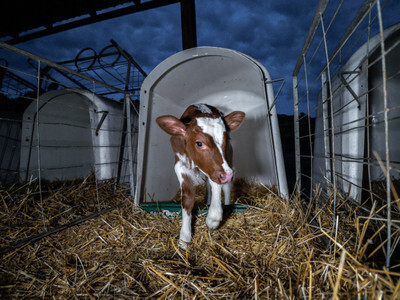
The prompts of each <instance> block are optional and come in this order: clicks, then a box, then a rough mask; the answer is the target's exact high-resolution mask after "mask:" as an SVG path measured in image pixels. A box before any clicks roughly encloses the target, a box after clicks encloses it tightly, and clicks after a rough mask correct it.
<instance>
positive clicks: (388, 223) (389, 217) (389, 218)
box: [376, 0, 392, 270]
mask: <svg viewBox="0 0 400 300" xmlns="http://www.w3.org/2000/svg"><path fill="white" fill-rule="evenodd" d="M376 9H377V11H378V20H379V35H380V39H381V56H382V81H383V104H384V117H385V149H386V153H385V154H386V174H385V175H386V202H387V204H386V205H387V206H386V214H387V217H386V218H387V219H386V227H387V228H386V229H387V243H386V268H387V270H389V268H390V256H391V253H390V252H391V245H392V205H391V203H390V202H391V201H390V199H391V195H390V161H389V121H388V112H389V108H388V97H387V78H386V76H387V75H386V52H385V39H384V36H383V24H382V11H381V2H380V0H377V1H376Z"/></svg>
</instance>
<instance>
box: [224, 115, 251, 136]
mask: <svg viewBox="0 0 400 300" xmlns="http://www.w3.org/2000/svg"><path fill="white" fill-rule="evenodd" d="M245 116H246V114H245V113H244V112H242V111H234V112H231V113H230V114H229V115H227V116H225V117H224V120H225V124H226V126H228V129H229V131H235V130H236V129H238V128H239V127H240V126H241V125H242V123H243V121H244V117H245Z"/></svg>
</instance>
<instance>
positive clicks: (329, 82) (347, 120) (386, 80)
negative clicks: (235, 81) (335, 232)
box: [293, 0, 400, 268]
mask: <svg viewBox="0 0 400 300" xmlns="http://www.w3.org/2000/svg"><path fill="white" fill-rule="evenodd" d="M392 3H393V1H392ZM348 4H349V2H345V1H328V0H321V1H320V2H319V4H318V7H317V10H316V13H315V15H314V18H313V21H312V24H311V26H310V28H309V32H308V35H307V37H306V39H305V43H304V46H303V48H302V51H301V53H300V55H299V57H298V60H297V64H296V66H295V68H294V71H293V104H294V123H295V149H296V179H297V191H298V192H300V193H302V195H303V197H305V198H308V199H310V202H313V203H316V202H320V203H323V204H324V205H328V206H329V207H330V209H331V210H332V211H333V214H332V223H333V228H334V227H335V222H336V221H337V218H338V216H337V214H336V209H337V205H338V198H339V197H340V199H347V201H349V202H352V203H353V204H354V205H356V206H357V207H360V208H362V209H363V210H365V211H367V212H368V213H369V214H370V219H369V222H371V223H374V225H375V226H378V224H379V226H378V228H379V227H385V229H386V233H384V231H385V230H382V231H380V233H379V234H380V235H381V234H382V235H381V236H382V244H385V245H386V249H383V252H384V253H385V255H386V267H388V268H389V266H390V265H391V257H392V256H393V253H394V252H395V251H396V247H397V246H398V245H397V244H398V242H399V234H400V232H399V228H400V227H399V225H400V223H399V220H400V213H399V212H400V203H399V198H398V195H397V191H399V187H400V184H399V183H400V172H399V171H400V130H399V128H400V97H399V96H400V95H399V91H400V60H399V57H400V56H399V54H400V24H394V25H392V24H389V25H391V26H389V27H387V28H384V26H383V24H384V20H385V13H384V12H385V11H384V10H388V11H389V13H390V9H391V2H390V1H385V2H384V3H382V2H381V1H379V0H378V1H370V0H365V1H364V2H363V3H361V4H360V6H359V7H358V11H357V10H356V11H350V10H349V8H348V7H346V5H348ZM353 4H354V2H353ZM349 12H352V13H354V17H353V18H352V19H351V13H349ZM343 20H348V21H349V23H348V24H344V23H343ZM398 21H400V18H399V19H398ZM386 25H388V24H386ZM345 26H347V27H345ZM371 220H372V221H371ZM382 248H385V247H382ZM397 249H398V247H397Z"/></svg>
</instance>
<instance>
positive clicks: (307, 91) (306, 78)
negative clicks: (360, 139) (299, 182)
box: [303, 55, 313, 199]
mask: <svg viewBox="0 0 400 300" xmlns="http://www.w3.org/2000/svg"><path fill="white" fill-rule="evenodd" d="M303 63H304V79H305V81H306V82H305V83H306V95H307V124H308V142H309V145H310V156H311V159H310V170H311V172H310V199H313V196H312V193H313V171H312V170H313V146H312V135H311V120H310V93H309V91H310V90H309V87H308V76H307V71H308V68H307V64H306V56H305V55H304V56H303Z"/></svg>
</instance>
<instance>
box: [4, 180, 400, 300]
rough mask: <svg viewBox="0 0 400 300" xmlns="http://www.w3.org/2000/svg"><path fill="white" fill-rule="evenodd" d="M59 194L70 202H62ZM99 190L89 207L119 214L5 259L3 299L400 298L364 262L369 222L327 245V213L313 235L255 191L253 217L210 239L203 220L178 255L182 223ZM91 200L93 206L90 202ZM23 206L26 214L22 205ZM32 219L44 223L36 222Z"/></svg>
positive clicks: (282, 206) (393, 280)
mask: <svg viewBox="0 0 400 300" xmlns="http://www.w3.org/2000/svg"><path fill="white" fill-rule="evenodd" d="M74 186H75V188H74V189H69V188H68V187H67V186H64V188H63V189H58V190H55V191H54V194H55V196H54V197H53V199H55V198H57V197H59V199H60V201H58V202H61V203H63V202H64V201H66V200H67V199H73V198H74V199H81V197H80V196H79V195H78V194H79V193H80V191H79V190H80V188H77V186H79V185H77V184H76V183H74ZM82 188H83V189H85V188H86V185H82ZM63 190H64V192H65V191H66V192H65V193H66V194H65V195H64V196H61V195H62V194H63V192H62V191H63ZM88 190H89V189H88ZM98 190H101V191H102V192H101V193H97V195H96V196H95V195H92V196H91V197H95V198H96V197H98V198H100V200H99V202H100V203H103V202H104V201H105V202H107V201H108V205H109V206H110V205H112V204H114V205H115V204H117V203H123V205H122V206H121V207H119V208H117V209H114V210H112V211H109V212H107V213H104V214H101V215H98V216H97V217H95V218H92V219H89V220H86V221H85V222H83V223H81V224H79V225H77V226H71V227H68V228H67V229H65V230H63V231H60V232H57V233H55V234H53V235H51V236H47V237H46V238H43V239H41V240H38V241H36V242H35V243H28V244H27V245H25V246H23V247H21V248H18V249H16V250H13V251H11V252H8V253H6V254H3V255H2V257H1V263H0V297H2V298H23V297H27V298H51V297H54V298H61V299H63V298H68V299H72V298H90V299H92V298H93V299H94V298H107V299H109V298H112V297H115V298H129V299H132V298H151V299H153V298H154V299H157V298H159V299H164V298H166V299H221V298H224V299H250V298H253V299H259V298H260V299H267V298H279V299H281V298H283V299H285V298H290V299H293V298H297V297H300V298H309V299H312V298H363V299H364V297H365V298H371V299H372V298H374V299H375V298H379V297H388V298H389V297H390V298H393V299H396V298H398V297H400V280H399V279H400V273H396V272H394V271H393V270H391V271H387V270H384V269H383V268H379V269H376V268H374V265H373V264H372V262H371V261H368V259H367V254H366V253H362V250H363V249H364V248H365V247H364V246H365V245H366V244H370V243H371V242H370V241H369V240H368V239H367V238H366V237H365V234H363V232H364V231H366V229H365V228H364V224H366V222H367V221H365V220H364V219H363V221H360V219H357V218H354V213H352V214H347V215H346V214H345V213H341V214H339V215H340V218H339V226H338V227H339V228H340V229H339V230H337V233H335V234H334V235H333V236H332V237H331V236H330V232H331V225H332V224H331V223H330V222H331V221H330V220H331V219H330V218H329V213H330V211H329V209H328V208H324V209H321V208H318V207H317V208H315V209H316V212H319V213H318V215H317V217H316V218H315V222H316V223H317V227H320V228H318V230H315V228H313V226H312V225H310V223H309V220H308V216H307V215H305V214H304V213H303V210H302V209H301V205H302V203H301V200H300V199H299V198H298V197H293V199H292V200H290V201H285V200H282V199H281V198H279V197H277V196H275V194H274V193H273V192H271V191H270V190H269V189H268V188H266V187H254V186H253V187H249V188H247V189H242V190H241V195H240V196H239V197H237V198H239V199H238V200H239V201H240V202H242V203H246V202H251V203H256V204H257V205H258V207H257V208H255V207H252V208H249V209H248V210H247V211H246V212H245V213H242V214H230V215H225V218H224V221H223V223H222V225H221V227H220V228H219V229H218V230H215V231H210V230H209V229H207V227H206V225H205V216H203V215H199V216H197V217H196V218H195V221H194V223H195V224H194V234H193V242H192V243H191V247H190V249H189V251H187V252H185V251H183V250H180V249H178V248H177V246H176V245H177V239H178V236H179V230H180V221H179V220H178V219H170V218H167V217H164V216H158V215H150V214H147V213H145V212H144V211H142V210H141V209H140V208H136V207H134V206H133V205H132V202H130V201H129V200H128V199H127V198H126V196H125V193H123V191H121V190H114V189H113V186H112V184H111V183H102V184H99V185H98ZM243 191H245V193H244V192H243ZM9 194H10V191H1V194H0V195H1V201H2V206H3V205H4V203H5V202H7V208H8V210H9V211H10V212H11V211H13V208H12V207H11V206H12V203H11V201H9V200H7V199H8V198H7V197H10V196H9ZM16 194H18V193H15V195H16ZM95 194H96V193H95ZM47 196H48V198H46V199H44V200H43V202H44V203H45V205H50V202H52V201H53V200H51V199H52V197H51V193H49V194H48V195H47ZM85 197H88V198H86V199H87V201H89V200H90V201H92V198H91V199H89V198H90V196H89V195H87V196H85ZM28 198H29V197H28ZM19 199H20V202H18V205H19V206H20V207H19V211H21V210H22V207H23V205H22V204H21V201H22V200H21V198H19ZM105 199H106V200H105ZM25 201H27V202H28V199H27V198H26V199H25ZM90 201H89V202H90ZM102 201H103V202H102ZM110 201H111V202H110ZM54 202H57V201H56V200H54ZM92 202H93V201H92ZM97 202H98V201H97V200H96V201H94V203H97ZM61 203H59V204H60V205H61ZM53 205H55V204H53ZM345 205H347V204H343V205H342V206H341V207H342V208H344V207H345ZM73 206H74V205H73ZM105 206H107V205H106V204H104V207H105ZM35 209H37V208H35ZM54 209H55V210H56V208H55V207H54ZM64 209H65V207H64ZM62 210H63V208H60V211H62ZM71 211H72V210H71ZM35 212H36V211H32V213H35ZM2 213H4V208H2ZM89 213H91V211H90V212H89ZM79 214H80V212H79V213H78V214H77V215H79ZM32 216H34V218H38V217H39V215H38V213H37V214H34V215H32ZM53 216H54V215H53ZM3 217H4V215H3V216H2V218H3ZM10 218H11V216H10ZM10 218H9V219H7V222H8V223H7V224H5V221H3V220H1V227H2V234H4V235H2V244H3V245H2V246H4V244H7V243H6V242H10V241H11V240H13V237H14V236H5V234H7V232H8V231H7V230H5V229H4V228H3V227H7V228H9V227H19V224H17V225H18V226H17V225H15V224H16V223H18V222H19V223H20V221H19V220H18V221H15V222H14V223H13V224H14V225H11V223H10V222H11V220H10ZM30 218H31V216H29V217H28V216H26V219H29V220H30ZM39 219H40V218H39ZM53 219H54V218H53ZM64 221H65V220H64ZM68 221H69V220H68ZM29 224H31V225H30V226H36V225H37V226H38V227H40V229H37V231H40V230H43V225H42V224H41V222H38V223H37V224H36V225H35V224H34V223H33V221H31V223H29ZM6 225H7V226H6ZM21 226H22V225H21ZM367 227H368V226H367ZM13 230H14V231H10V232H11V234H14V235H15V233H16V232H20V231H18V230H15V228H13ZM32 230H33V229H32ZM34 231H35V230H33V231H32V232H34ZM32 232H30V233H32ZM320 237H324V238H325V239H326V240H331V242H332V247H331V248H330V249H329V248H328V247H326V245H324V243H323V242H321V239H320ZM360 249H361V250H360Z"/></svg>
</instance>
